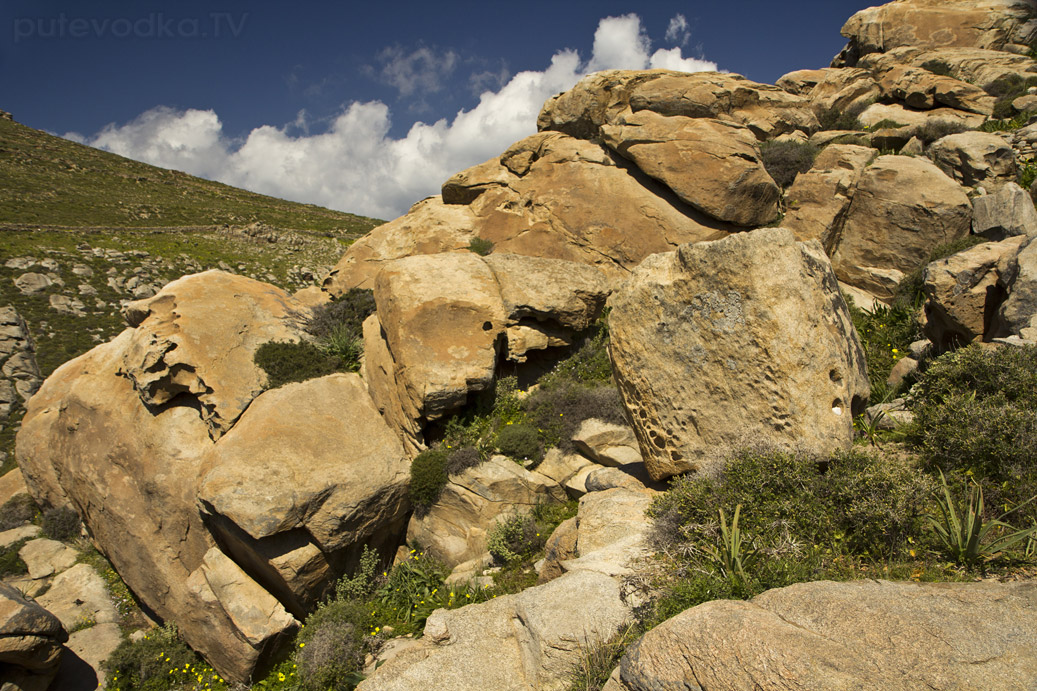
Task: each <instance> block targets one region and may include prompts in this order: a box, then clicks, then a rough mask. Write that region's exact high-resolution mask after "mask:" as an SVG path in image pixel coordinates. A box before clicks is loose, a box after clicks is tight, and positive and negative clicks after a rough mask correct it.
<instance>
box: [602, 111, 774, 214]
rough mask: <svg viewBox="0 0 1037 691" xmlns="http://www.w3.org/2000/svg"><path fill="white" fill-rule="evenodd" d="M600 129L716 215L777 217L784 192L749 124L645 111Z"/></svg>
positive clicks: (618, 147) (702, 208) (648, 169)
mask: <svg viewBox="0 0 1037 691" xmlns="http://www.w3.org/2000/svg"><path fill="white" fill-rule="evenodd" d="M601 131H602V135H603V136H604V141H605V143H606V144H608V146H609V147H610V148H611V149H612V150H614V151H616V152H617V153H619V154H621V155H622V156H625V157H626V158H628V159H630V160H631V161H633V162H634V163H636V164H637V167H638V168H640V169H641V170H642V171H644V172H645V173H647V174H648V175H650V176H651V177H653V178H655V179H656V180H658V181H660V182H661V183H663V184H664V185H666V186H667V187H669V188H670V189H671V190H673V191H674V193H676V195H677V196H678V197H680V198H681V199H682V200H683V201H685V202H686V203H688V204H689V205H691V206H693V207H695V208H696V209H698V210H699V211H702V212H703V213H706V214H709V215H710V216H712V217H713V218H716V219H718V220H720V221H727V222H729V223H734V224H736V225H740V226H760V225H766V224H767V223H770V222H771V221H773V220H775V219H776V218H777V217H778V198H779V197H780V196H781V191H780V190H779V189H778V186H777V185H776V184H775V183H774V180H772V179H771V176H770V175H768V174H767V171H766V170H765V169H764V167H763V161H761V160H760V149H759V146H758V145H757V143H756V137H755V136H753V134H752V132H750V131H749V129H748V128H747V127H744V126H741V125H735V124H733V123H728V122H724V121H722V120H715V119H713V118H688V117H683V116H669V117H667V116H664V115H659V114H657V113H653V112H652V111H649V110H642V111H638V112H636V113H633V114H631V115H626V116H623V117H620V118H618V119H617V121H616V123H615V124H606V125H603V126H602V128H601Z"/></svg>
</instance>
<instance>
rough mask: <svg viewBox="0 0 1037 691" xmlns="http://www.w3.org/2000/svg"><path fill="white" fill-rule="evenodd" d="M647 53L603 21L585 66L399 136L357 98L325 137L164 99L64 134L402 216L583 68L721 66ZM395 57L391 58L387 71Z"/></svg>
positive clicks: (520, 125)
mask: <svg viewBox="0 0 1037 691" xmlns="http://www.w3.org/2000/svg"><path fill="white" fill-rule="evenodd" d="M650 51H651V42H650V40H649V39H648V37H647V36H646V35H645V33H644V31H643V30H642V28H641V22H640V19H639V18H638V17H637V16H636V15H632V14H631V15H625V16H622V17H608V18H605V19H602V20H601V21H600V23H599V25H598V30H597V31H596V32H595V35H594V47H593V50H592V55H591V57H590V59H589V60H588V61H586V62H584V61H582V60H581V58H580V56H579V54H578V53H576V52H575V51H572V50H562V51H559V52H557V53H555V55H554V56H553V57H552V58H551V64H550V65H549V66H548V67H547V68H546V69H544V70H542V71H526V72H519V73H518V74H515V75H514V76H512V77H511V78H510V79H509V80H508V81H507V83H505V84H504V85H503V86H502V87H500V88H499V89H497V90H496V91H492V90H487V91H484V92H483V93H482V94H481V95H480V96H479V102H478V104H476V105H475V106H474V107H473V108H471V109H470V110H461V111H459V112H458V113H457V114H455V115H454V116H453V117H452V118H451V119H449V120H448V119H441V120H437V121H436V122H433V123H425V122H416V123H414V124H413V125H412V126H411V128H410V130H409V131H408V132H407V134H406V135H404V136H403V137H399V138H394V137H392V136H391V135H390V134H389V133H390V128H391V125H392V113H391V112H390V109H389V107H388V106H387V105H386V104H384V103H381V102H379V101H372V102H366V103H360V102H356V103H352V104H350V105H349V106H347V107H345V109H344V110H343V112H341V113H340V114H339V115H338V116H337V117H335V118H334V119H333V120H332V121H331V123H330V124H329V125H328V126H327V128H326V129H325V131H323V132H318V133H314V132H312V131H311V130H312V128H311V127H308V124H309V123H308V119H307V117H306V114H305V113H304V112H300V113H299V116H298V118H297V119H296V121H295V122H293V123H288V124H286V125H283V126H273V125H264V126H262V127H258V128H256V129H254V130H252V131H251V132H250V133H249V134H248V135H247V136H246V137H245V138H244V140H243V141H240V140H234V139H232V138H230V137H228V136H227V135H226V134H225V133H224V132H223V126H222V124H221V122H220V119H219V117H218V116H217V114H216V113H214V112H213V111H211V110H195V109H189V110H174V109H172V108H167V107H164V106H160V107H157V108H153V109H151V110H149V111H147V112H145V113H143V114H142V115H140V116H138V117H137V118H135V119H134V120H131V121H130V122H127V123H125V124H123V125H115V124H111V125H108V126H107V127H105V128H104V129H103V130H101V131H100V132H98V133H97V134H95V135H94V136H92V137H80V136H78V135H73V134H69V135H66V136H69V137H70V138H76V139H77V140H78V141H83V142H84V143H87V144H90V145H91V146H96V147H99V148H102V149H106V150H108V151H112V152H114V153H118V154H121V155H123V156H127V157H129V158H134V159H137V160H141V161H145V162H147V163H152V164H154V165H159V166H163V167H166V168H176V169H179V170H183V171H186V172H188V173H192V174H194V175H200V176H203V177H207V178H210V179H214V180H219V181H220V182H225V183H227V184H230V185H235V186H239V187H244V188H246V189H249V190H253V191H256V192H261V193H263V194H269V195H273V196H277V197H283V198H285V199H291V200H295V201H301V202H310V203H314V204H320V205H322V206H327V207H330V208H333V209H341V210H344V211H352V212H355V213H360V214H365V215H368V216H376V217H380V218H393V217H395V216H397V215H399V214H401V213H404V212H405V211H406V210H407V208H408V207H409V206H410V205H411V204H413V203H414V202H416V201H417V200H419V199H422V198H423V197H426V196H428V195H430V194H436V193H438V191H439V187H440V185H442V183H443V181H444V180H446V179H447V178H448V177H449V176H450V175H452V174H453V173H455V172H457V171H459V170H462V169H464V168H467V167H469V166H471V165H474V164H476V163H481V162H483V161H485V160H487V159H489V158H490V157H492V156H496V155H499V154H500V152H501V151H503V150H504V149H505V148H507V147H508V146H509V145H510V144H511V143H512V142H514V141H516V140H518V139H521V138H523V137H525V136H528V135H530V134H533V133H534V132H535V131H536V116H537V113H538V112H539V111H540V108H541V106H542V105H543V103H544V101H545V100H547V99H548V98H549V97H551V96H553V95H555V94H557V93H559V92H562V91H565V90H566V89H569V88H571V87H572V86H573V85H574V84H575V83H576V82H577V81H578V80H579V79H580V78H581V77H582V76H583V75H585V74H588V73H590V72H593V71H597V70H600V69H613V68H617V69H618V68H622V69H645V68H648V67H665V68H668V69H676V70H683V71H691V72H694V71H702V70H715V69H717V66H716V64H715V63H712V62H708V61H705V60H699V59H694V58H685V57H683V56H682V54H681V51H680V48H672V49H669V50H662V49H660V50H657V51H655V52H654V53H651V52H650ZM395 55H397V56H398V57H402V58H407V57H408V55H407V54H404V53H398V54H395ZM409 55H410V56H411V57H413V56H414V55H415V54H414V53H411V54H409ZM430 55H432V57H431V58H430V60H431V59H433V58H434V59H438V60H442V59H444V58H443V55H444V54H438V57H436V55H433V54H431V53H430ZM452 59H453V60H456V58H452ZM390 64H392V58H391V57H390V59H389V60H388V61H386V66H388V65H390ZM400 64H402V63H400ZM425 64H426V61H425V59H424V58H423V57H420V56H419V57H417V58H415V59H414V60H413V61H412V62H411V67H399V69H397V70H396V71H395V72H394V73H393V74H394V75H395V76H394V77H393V79H395V80H396V81H392V83H393V84H394V85H395V86H396V87H397V88H398V89H399V90H400V91H401V93H403V91H404V89H412V90H415V91H416V90H420V89H428V87H429V84H428V83H427V82H425V83H423V82H422V79H423V78H422V77H421V74H422V70H423V69H424V67H423V66H424V65H425ZM430 64H431V63H430ZM390 81H391V80H390ZM297 133H298V134H297Z"/></svg>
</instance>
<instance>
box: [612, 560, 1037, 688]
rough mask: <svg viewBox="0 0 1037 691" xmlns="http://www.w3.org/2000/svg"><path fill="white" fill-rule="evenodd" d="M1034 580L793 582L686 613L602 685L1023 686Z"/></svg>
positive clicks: (634, 651) (1034, 671)
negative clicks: (1000, 581)
mask: <svg viewBox="0 0 1037 691" xmlns="http://www.w3.org/2000/svg"><path fill="white" fill-rule="evenodd" d="M1034 636H1037V583H1035V582H1033V581H1025V582H1020V583H991V582H982V583H940V584H916V583H890V582H887V581H856V582H849V583H833V582H827V581H822V582H816V583H801V584H797V585H793V586H789V587H787V588H779V589H776V590H770V591H767V592H765V593H763V594H762V595H759V596H757V597H755V598H753V599H752V600H751V601H749V602H741V601H734V600H717V601H713V602H707V603H705V604H703V605H699V606H698V607H693V608H691V609H689V610H686V611H685V612H683V613H682V614H679V615H677V616H676V617H674V618H672V619H670V620H668V621H666V622H664V623H663V624H661V625H659V626H657V627H656V628H654V629H652V630H651V631H649V632H648V633H647V634H645V636H644V637H643V638H641V640H640V641H638V642H637V643H635V644H634V645H633V646H632V647H631V648H629V649H628V650H627V653H626V655H624V656H623V659H622V661H621V663H620V666H619V669H618V670H617V673H615V674H613V676H612V679H611V680H610V681H609V682H608V684H607V685H606V686H605V691H656V690H657V689H698V688H702V689H707V688H708V689H716V690H718V691H720V690H725V689H729V690H731V691H735V690H737V689H761V690H763V691H769V690H771V689H774V690H775V691H777V690H778V689H790V688H794V689H817V690H819V691H824V690H828V689H832V690H835V689H855V688H874V689H888V690H889V691H899V690H901V689H902V690H903V691H908V690H909V689H920V688H929V689H952V688H954V689H966V688H968V689H995V688H996V689H1026V688H1031V687H1032V686H1033V680H1034V679H1035V678H1037V653H1035V651H1034V647H1033V639H1034Z"/></svg>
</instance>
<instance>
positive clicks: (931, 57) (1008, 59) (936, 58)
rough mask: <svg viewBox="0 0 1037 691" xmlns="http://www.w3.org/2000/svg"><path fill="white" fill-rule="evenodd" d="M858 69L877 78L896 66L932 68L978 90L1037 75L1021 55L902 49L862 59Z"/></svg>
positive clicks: (989, 51)
mask: <svg viewBox="0 0 1037 691" xmlns="http://www.w3.org/2000/svg"><path fill="white" fill-rule="evenodd" d="M858 65H859V66H860V67H862V68H866V69H868V70H871V71H874V72H876V73H878V74H883V73H886V72H888V71H889V70H892V69H894V68H895V67H897V66H898V65H906V66H910V67H922V68H924V69H930V68H932V69H934V70H939V71H942V72H946V73H948V74H949V75H950V76H952V77H954V78H955V79H957V80H959V81H962V82H967V83H969V84H972V85H974V86H977V87H979V88H981V89H986V88H988V87H990V86H991V85H992V84H993V83H994V82H997V81H999V80H1003V79H1006V78H1011V77H1012V76H1013V75H1015V76H1016V77H1018V78H1020V79H1023V80H1025V79H1026V78H1027V77H1032V76H1033V74H1034V72H1037V65H1035V64H1034V61H1033V60H1031V59H1030V58H1029V57H1027V56H1025V55H1013V54H1012V53H1005V52H1002V51H999V50H984V49H981V48H932V49H923V48H917V47H911V46H904V47H902V48H894V49H893V50H891V51H889V52H887V53H870V54H868V55H865V56H864V57H862V58H861V59H860V62H859V63H858Z"/></svg>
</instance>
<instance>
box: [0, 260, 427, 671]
mask: <svg viewBox="0 0 1037 691" xmlns="http://www.w3.org/2000/svg"><path fill="white" fill-rule="evenodd" d="M301 309H302V308H301V307H300V306H299V305H297V303H295V302H294V301H293V300H292V299H291V298H290V297H289V296H288V295H287V294H285V293H284V292H282V291H280V290H278V289H276V288H274V287H272V286H269V285H265V284H261V283H258V282H256V281H252V280H250V279H244V278H240V277H234V276H229V275H226V274H221V273H219V272H207V273H203V274H198V275H194V276H189V277H186V278H183V279H180V280H179V281H176V282H174V283H172V284H170V285H169V286H167V287H166V288H164V289H163V290H162V291H160V292H159V293H158V294H157V295H156V296H155V297H153V298H151V299H149V300H146V301H143V302H141V303H136V304H133V305H131V306H130V308H129V309H128V310H127V313H128V314H127V316H128V319H129V321H130V322H131V325H133V324H135V325H136V326H131V328H129V329H126V330H125V331H124V332H123V333H122V334H120V335H119V336H118V337H117V338H116V339H114V340H113V341H111V342H110V343H107V344H104V345H101V346H98V347H97V348H94V349H93V350H92V351H90V352H88V353H87V354H85V355H83V356H80V357H79V358H77V359H75V360H73V361H71V362H69V363H66V364H65V365H64V366H62V367H61V368H59V369H58V370H57V371H56V372H55V373H54V374H53V375H52V376H51V377H50V378H49V379H48V380H47V382H46V383H45V384H44V386H43V387H42V388H41V389H40V391H39V392H38V393H37V394H36V395H35V396H33V398H32V399H31V400H30V402H29V405H28V410H27V413H26V415H25V418H24V420H23V426H22V429H21V432H20V433H19V436H18V447H17V448H18V461H19V464H20V466H21V469H22V471H23V473H24V474H25V477H26V482H27V484H28V486H29V489H30V491H31V493H32V494H33V496H34V497H35V498H36V499H37V501H39V502H40V503H41V505H43V506H44V507H45V508H46V507H51V506H57V505H64V504H71V505H72V506H73V507H74V508H75V509H76V510H77V511H78V512H79V513H80V515H81V516H82V517H83V519H84V522H85V523H86V525H87V527H88V529H89V531H90V534H91V536H92V537H93V539H94V540H95V542H96V544H97V545H98V547H99V548H100V549H101V550H102V551H103V552H104V553H105V555H106V556H107V557H108V559H109V560H110V561H111V562H112V564H113V566H115V568H116V569H117V570H118V572H119V574H120V576H121V577H122V578H123V580H124V581H125V582H126V584H127V585H128V586H129V587H130V588H131V589H132V590H133V591H134V592H135V593H136V594H137V595H138V596H139V597H140V598H141V600H142V601H143V602H144V603H145V604H146V605H148V606H149V607H150V608H151V609H153V610H154V611H155V612H156V614H157V615H158V616H159V617H161V618H162V619H165V620H171V621H174V622H176V624H177V626H178V628H179V630H180V631H181V633H182V635H183V636H184V638H185V640H186V641H187V642H188V643H189V644H190V645H191V646H192V647H193V648H194V649H195V650H197V651H199V652H200V653H201V654H202V655H204V656H205V657H206V659H208V660H209V662H210V663H212V664H213V666H214V667H216V669H217V670H218V671H219V672H220V674H221V675H222V676H224V677H225V678H228V679H237V680H244V679H247V678H248V677H249V676H250V674H251V673H252V672H253V670H254V669H255V667H256V665H257V664H259V663H260V661H261V660H264V659H266V656H267V655H268V654H270V653H271V652H272V651H273V650H274V649H275V648H277V647H278V646H279V645H280V644H281V643H282V642H283V641H284V640H285V639H286V637H287V635H288V634H290V633H291V632H292V631H293V630H294V629H295V628H296V627H297V626H298V622H297V621H296V620H295V619H294V617H293V616H292V615H291V614H289V611H288V610H291V611H292V612H295V613H298V614H300V615H301V614H302V613H303V612H304V611H305V609H306V608H308V607H310V606H312V604H313V603H314V601H315V600H316V599H317V598H318V597H320V595H321V594H322V593H323V592H324V590H325V589H326V588H327V587H328V584H329V583H330V582H333V581H334V580H335V579H336V578H337V577H338V576H339V575H341V574H342V573H343V572H344V571H346V570H347V569H349V568H352V566H353V564H354V563H355V561H356V559H357V557H358V556H359V552H360V550H361V548H362V547H363V545H364V544H370V545H372V546H374V547H375V548H376V549H377V548H379V547H381V548H382V551H383V552H385V553H386V554H385V556H388V553H389V552H391V550H393V549H395V547H396V545H397V543H398V541H399V540H400V539H401V537H402V534H403V530H404V527H405V520H406V514H407V511H408V502H407V498H406V482H407V469H408V464H407V460H406V456H405V454H404V451H403V447H402V446H401V445H400V443H399V441H398V440H397V438H396V437H395V435H394V434H393V433H392V432H391V431H390V429H389V427H388V426H387V425H386V423H385V422H384V421H383V420H382V418H381V416H380V415H379V414H378V411H377V409H376V408H375V406H374V404H373V403H372V402H371V401H370V399H369V397H368V394H367V393H366V390H365V387H364V385H363V384H362V382H361V381H360V379H359V377H358V376H357V375H354V374H339V375H331V376H328V377H324V378H321V379H316V380H311V381H309V382H306V383H303V384H293V385H289V386H286V387H284V388H281V389H276V390H272V391H264V390H263V388H264V384H265V374H264V373H263V372H262V370H259V369H258V368H257V367H256V365H255V364H254V363H253V362H252V353H254V352H255V350H256V348H258V346H259V345H260V344H261V343H263V342H265V341H266V340H270V339H277V338H290V337H298V336H299V335H300V334H301V331H300V330H299V328H300V327H299V326H298V325H297V313H298V312H300V311H301ZM246 355H247V357H246ZM214 437H215V438H218V441H216V440H214Z"/></svg>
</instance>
